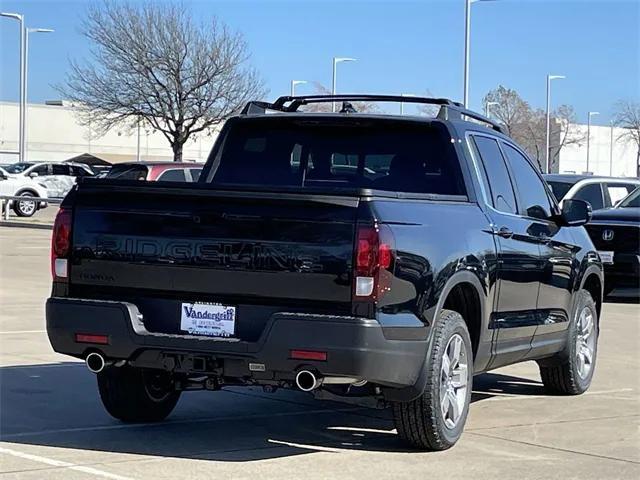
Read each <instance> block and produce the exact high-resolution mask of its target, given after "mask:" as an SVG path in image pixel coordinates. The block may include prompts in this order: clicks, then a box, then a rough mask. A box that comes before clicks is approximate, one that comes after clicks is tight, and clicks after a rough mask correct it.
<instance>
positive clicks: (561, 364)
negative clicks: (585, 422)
mask: <svg viewBox="0 0 640 480" xmlns="http://www.w3.org/2000/svg"><path fill="white" fill-rule="evenodd" d="M585 309H587V311H589V312H590V313H591V316H592V325H593V327H592V328H593V331H592V335H593V336H594V337H593V353H592V361H591V362H590V368H589V370H588V372H587V373H586V374H585V372H584V370H581V366H580V364H581V361H580V358H579V357H580V355H579V352H580V350H579V348H578V343H579V341H578V340H579V339H578V337H579V335H580V334H581V332H580V330H581V329H580V328H579V323H580V322H579V319H580V315H581V314H582V312H583V311H585ZM598 334H599V320H598V311H597V309H596V303H595V302H594V301H593V298H591V294H590V293H589V292H588V291H586V290H580V291H579V292H578V294H577V297H576V303H575V307H574V311H573V312H572V314H571V319H570V323H569V330H568V335H567V346H566V348H565V351H563V352H562V353H561V354H558V355H556V356H555V357H553V358H550V359H545V360H541V361H539V362H538V365H539V367H540V377H541V378H542V383H543V384H544V386H545V389H546V390H547V392H548V393H550V394H555V395H580V394H581V393H584V392H585V391H586V390H587V389H588V388H589V386H590V385H591V380H592V378H593V373H594V371H595V367H596V358H597V354H598ZM580 343H582V342H580Z"/></svg>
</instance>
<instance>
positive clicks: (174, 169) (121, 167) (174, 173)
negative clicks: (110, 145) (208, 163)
mask: <svg viewBox="0 0 640 480" xmlns="http://www.w3.org/2000/svg"><path fill="white" fill-rule="evenodd" d="M201 171H202V165H199V164H197V163H178V162H127V163H117V164H115V165H113V167H111V170H109V173H107V175H106V176H105V178H119V179H120V180H147V181H151V182H154V181H158V182H163V181H164V182H197V181H198V178H199V177H200V172H201Z"/></svg>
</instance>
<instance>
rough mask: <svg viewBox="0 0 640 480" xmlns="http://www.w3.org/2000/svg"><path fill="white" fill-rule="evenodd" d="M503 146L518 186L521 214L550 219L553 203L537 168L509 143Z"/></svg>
mask: <svg viewBox="0 0 640 480" xmlns="http://www.w3.org/2000/svg"><path fill="white" fill-rule="evenodd" d="M502 146H503V147H504V152H505V154H506V155H507V158H508V159H509V165H511V171H512V172H513V177H514V179H515V182H516V185H517V186H518V199H519V200H520V210H521V212H520V213H522V214H523V215H526V216H527V217H532V218H540V219H542V220H546V219H548V218H549V217H551V212H552V210H551V202H550V201H549V195H548V194H547V189H546V188H545V186H544V183H543V180H542V179H541V178H540V176H539V175H538V173H537V172H536V171H535V167H534V166H533V165H532V164H531V162H529V160H527V158H526V157H525V156H524V155H523V154H522V153H520V152H519V151H518V150H516V149H515V148H513V147H512V146H511V145H509V144H508V143H502Z"/></svg>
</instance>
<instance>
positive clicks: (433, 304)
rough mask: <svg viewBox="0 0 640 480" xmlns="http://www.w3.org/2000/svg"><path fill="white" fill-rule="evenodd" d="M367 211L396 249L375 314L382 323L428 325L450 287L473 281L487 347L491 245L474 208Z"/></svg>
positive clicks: (403, 204)
mask: <svg viewBox="0 0 640 480" xmlns="http://www.w3.org/2000/svg"><path fill="white" fill-rule="evenodd" d="M371 211H372V214H373V215H374V217H375V218H376V220H377V221H379V222H380V223H385V224H387V225H389V226H390V228H391V230H392V232H393V235H394V238H395V244H396V265H395V269H394V278H393V283H392V288H391V292H390V294H389V295H388V296H386V297H384V299H383V300H384V301H383V302H382V304H381V305H380V311H379V313H378V317H379V320H380V321H381V323H382V324H383V325H385V324H386V325H393V324H402V323H403V322H409V321H410V319H411V318H413V319H415V318H418V319H420V320H421V321H422V322H425V323H426V324H427V325H431V324H432V322H433V320H434V318H435V316H436V315H437V313H438V311H439V309H440V308H442V303H443V302H444V300H445V298H444V296H445V295H446V293H447V292H448V291H449V289H450V288H451V287H452V286H453V285H452V284H454V283H457V282H458V281H466V282H470V281H472V282H473V285H474V287H475V288H476V289H477V290H480V291H478V294H479V297H480V299H481V303H482V309H483V312H482V319H481V321H482V326H481V329H480V332H481V333H480V343H481V344H485V345H490V343H491V337H492V334H493V331H492V330H488V329H487V328H486V322H487V321H488V318H489V316H490V313H491V310H492V307H493V297H494V290H495V288H494V286H495V280H496V265H497V263H496V262H497V259H496V246H495V242H494V237H493V235H492V233H491V229H490V225H489V221H488V220H487V217H486V216H485V214H484V213H483V212H482V210H481V209H480V208H479V207H478V205H477V204H475V203H467V202H431V201H422V200H415V201H412V200H402V201H392V200H391V201H386V200H376V201H374V202H372V205H371ZM443 294H444V295H443ZM487 360H488V359H487ZM478 366H479V365H477V367H478Z"/></svg>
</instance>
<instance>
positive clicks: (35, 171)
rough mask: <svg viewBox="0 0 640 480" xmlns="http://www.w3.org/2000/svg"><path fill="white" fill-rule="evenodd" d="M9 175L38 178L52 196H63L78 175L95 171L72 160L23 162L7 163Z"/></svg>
mask: <svg viewBox="0 0 640 480" xmlns="http://www.w3.org/2000/svg"><path fill="white" fill-rule="evenodd" d="M4 169H5V170H6V171H7V172H8V174H9V176H12V177H14V176H21V177H28V178H36V177H37V178H36V179H37V182H38V183H40V184H42V185H44V186H45V187H46V188H47V191H48V192H49V197H51V198H62V197H64V196H65V195H66V194H67V193H68V192H69V190H71V188H72V187H73V185H74V184H75V183H76V178H77V177H85V176H93V171H91V169H90V168H89V167H88V166H86V165H85V164H83V163H71V162H64V163H62V162H22V163H14V164H12V165H7V166H6V167H4Z"/></svg>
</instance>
